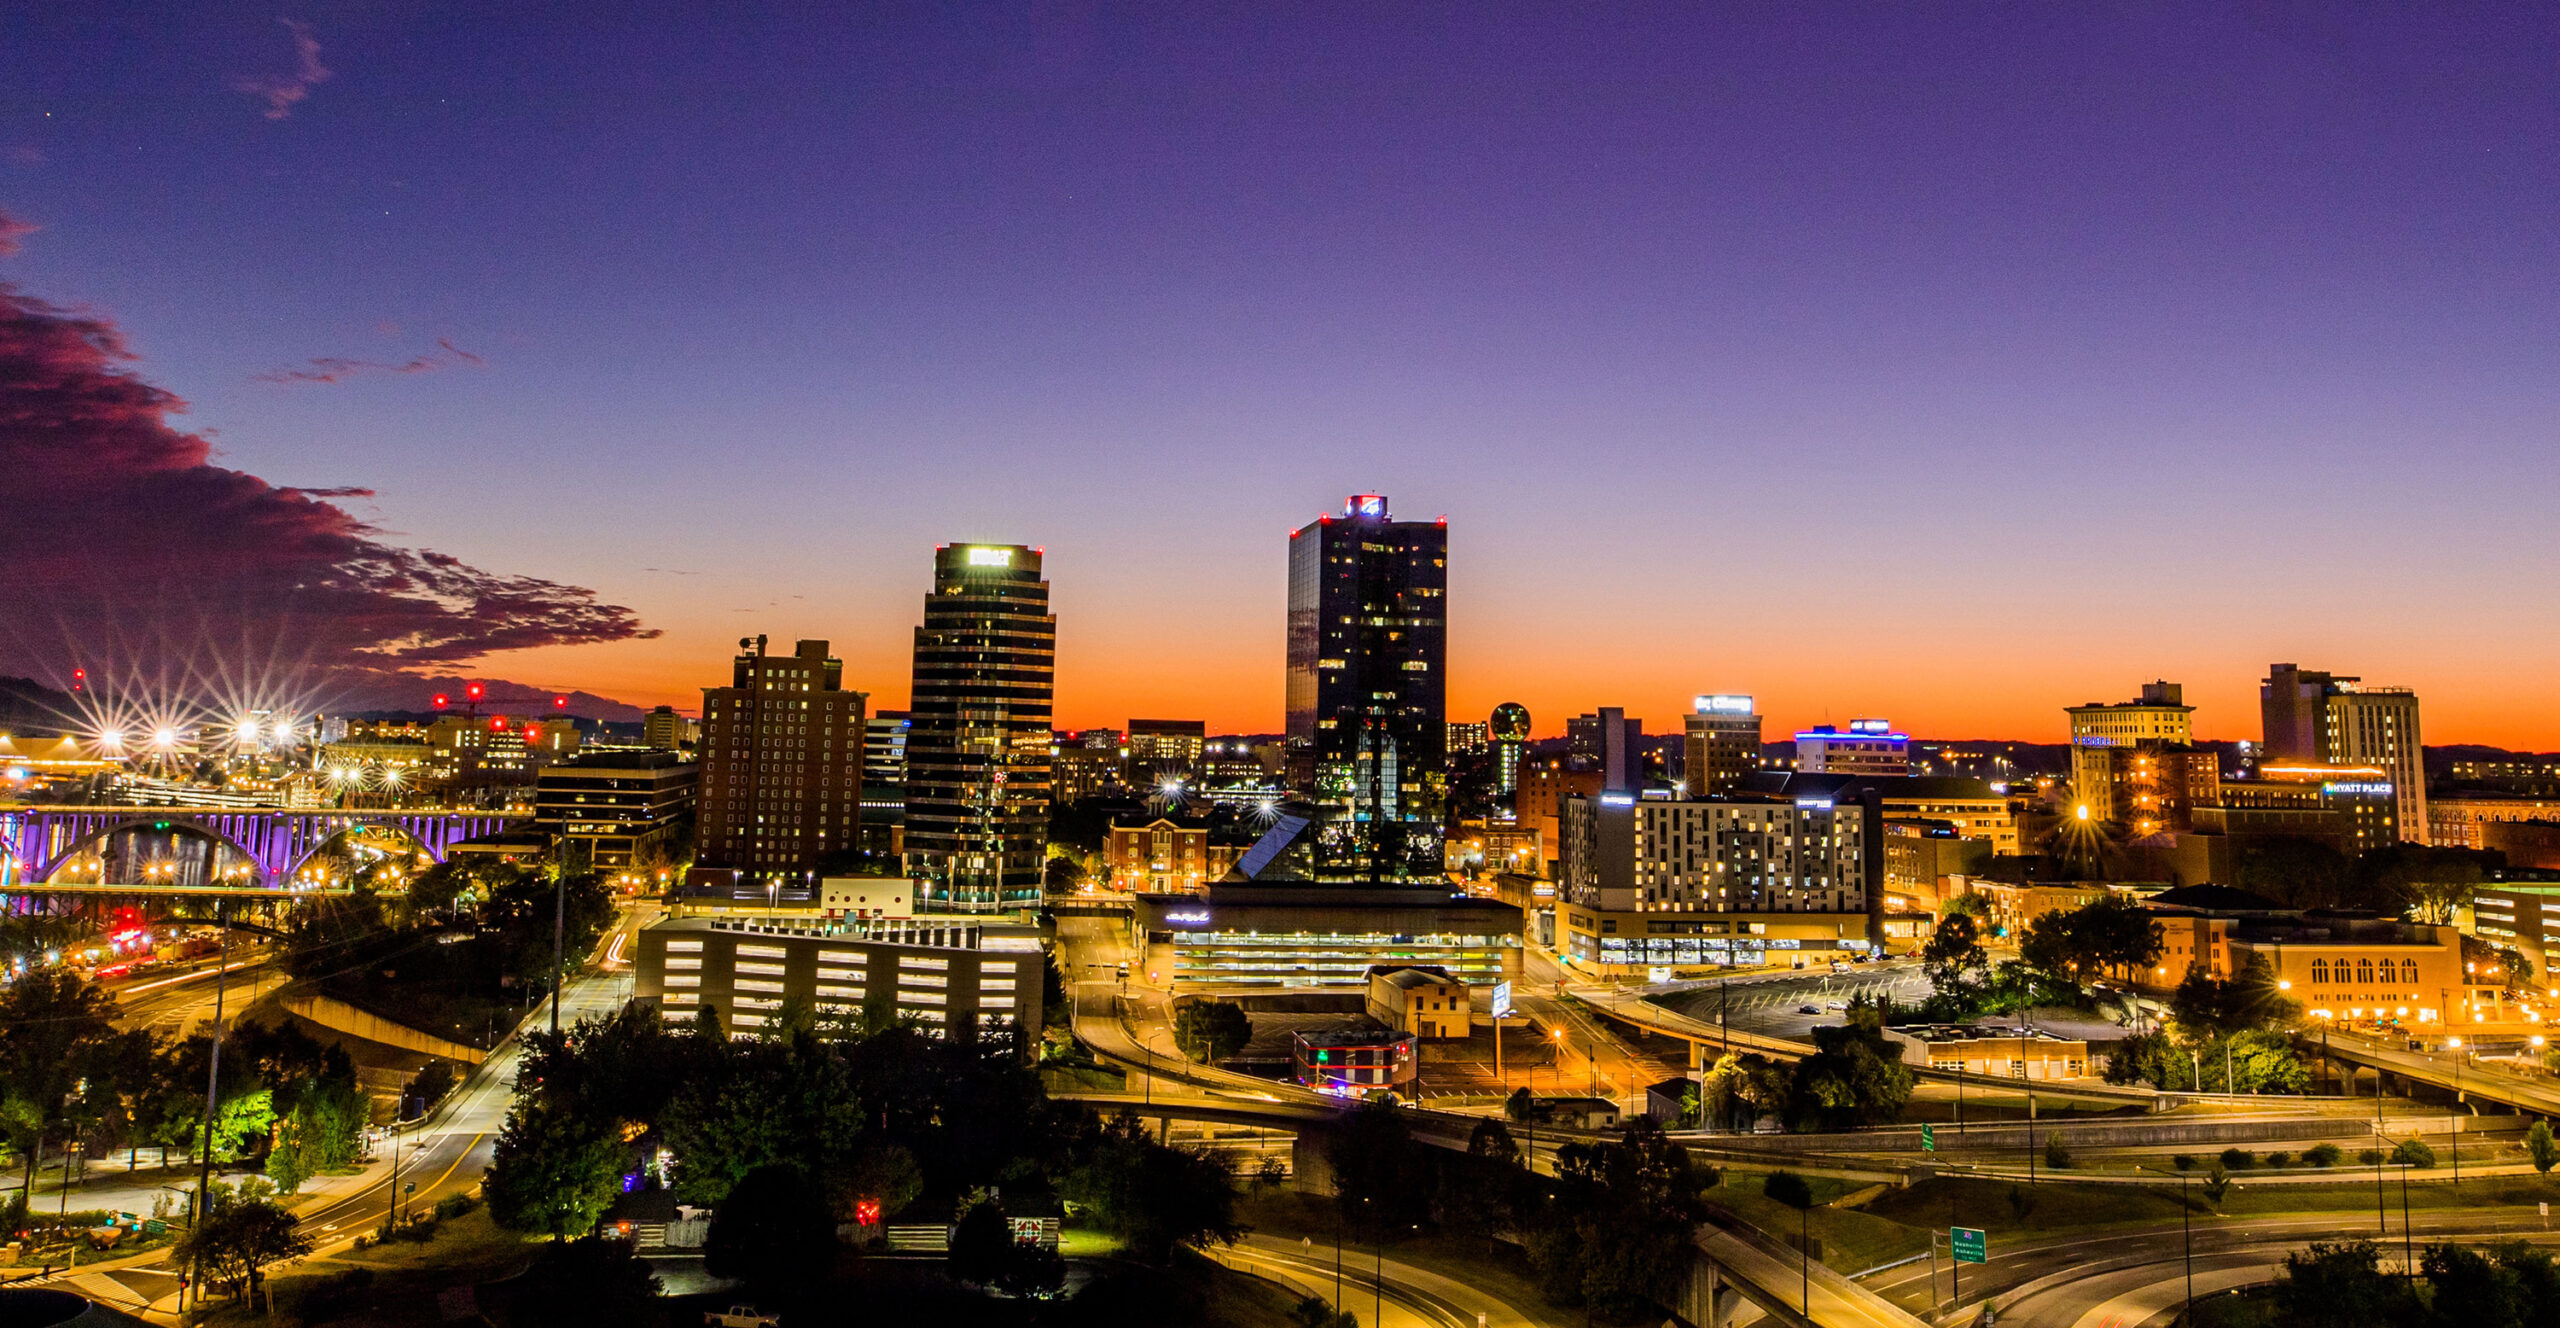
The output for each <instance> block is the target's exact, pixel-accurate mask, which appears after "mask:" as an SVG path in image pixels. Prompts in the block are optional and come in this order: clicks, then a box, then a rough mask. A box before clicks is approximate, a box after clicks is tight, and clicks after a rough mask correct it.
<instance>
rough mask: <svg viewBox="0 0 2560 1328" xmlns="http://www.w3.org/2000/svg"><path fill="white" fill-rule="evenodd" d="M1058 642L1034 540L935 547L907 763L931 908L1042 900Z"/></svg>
mask: <svg viewBox="0 0 2560 1328" xmlns="http://www.w3.org/2000/svg"><path fill="white" fill-rule="evenodd" d="M1057 640H1058V620H1057V618H1056V617H1054V616H1052V615H1051V614H1050V612H1049V583H1048V582H1047V581H1044V580H1042V579H1041V576H1040V550H1038V549H1034V548H1028V547H1025V546H1023V545H1019V544H946V545H943V546H942V547H941V548H939V549H937V550H936V551H935V552H934V557H933V593H932V594H931V595H929V596H927V597H926V599H925V603H924V625H923V626H921V627H919V628H917V629H916V655H915V686H914V689H913V693H912V698H911V699H910V700H909V702H908V712H909V728H908V730H907V770H906V776H907V821H906V858H907V869H908V870H909V871H910V872H911V873H913V874H914V875H916V876H917V877H918V878H919V879H920V881H921V882H922V890H923V896H924V902H925V903H926V905H927V906H928V907H932V908H943V909H952V910H958V911H991V910H997V909H1007V908H1015V907H1019V906H1021V905H1024V904H1035V903H1037V902H1038V901H1039V899H1040V884H1041V881H1040V878H1041V870H1042V866H1043V863H1042V858H1043V857H1044V856H1045V855H1046V853H1047V850H1048V838H1049V743H1050V732H1049V720H1050V714H1049V711H1050V697H1051V689H1052V683H1053V678H1054V674H1055V668H1056V657H1057Z"/></svg>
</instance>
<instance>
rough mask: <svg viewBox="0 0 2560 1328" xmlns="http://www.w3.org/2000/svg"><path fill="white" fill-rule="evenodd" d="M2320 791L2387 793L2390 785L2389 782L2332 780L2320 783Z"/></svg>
mask: <svg viewBox="0 0 2560 1328" xmlns="http://www.w3.org/2000/svg"><path fill="white" fill-rule="evenodd" d="M2320 791H2321V792H2323V793H2389V792H2390V791H2391V786H2390V785H2389V784H2367V783H2356V784H2346V783H2340V782H2337V781H2335V780H2332V781H2330V782H2329V783H2326V784H2323V785H2321V786H2320Z"/></svg>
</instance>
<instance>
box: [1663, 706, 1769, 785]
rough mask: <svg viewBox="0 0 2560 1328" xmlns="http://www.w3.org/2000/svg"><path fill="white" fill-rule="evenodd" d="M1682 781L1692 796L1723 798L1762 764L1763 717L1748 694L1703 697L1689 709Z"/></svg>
mask: <svg viewBox="0 0 2560 1328" xmlns="http://www.w3.org/2000/svg"><path fill="white" fill-rule="evenodd" d="M1685 736H1686V738H1687V747H1686V756H1687V763H1686V765H1685V767H1684V768H1683V772H1682V774H1681V783H1682V784H1683V785H1685V786H1686V787H1687V789H1688V793H1689V796H1690V797H1693V798H1708V797H1722V796H1723V795H1725V794H1727V793H1731V792H1732V791H1733V789H1734V786H1735V785H1737V784H1740V783H1741V782H1742V777H1743V776H1744V775H1747V774H1750V773H1751V772H1752V771H1753V770H1756V769H1758V768H1759V766H1760V716H1759V714H1758V713H1757V712H1756V711H1755V710H1754V709H1753V707H1752V704H1751V698H1750V697H1748V696H1735V695H1719V696H1701V697H1699V698H1698V699H1697V701H1696V702H1695V703H1694V706H1693V708H1692V709H1691V710H1690V711H1689V716H1688V732H1687V734H1686V735H1685Z"/></svg>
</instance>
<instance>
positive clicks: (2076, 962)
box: [2018, 894, 2161, 986]
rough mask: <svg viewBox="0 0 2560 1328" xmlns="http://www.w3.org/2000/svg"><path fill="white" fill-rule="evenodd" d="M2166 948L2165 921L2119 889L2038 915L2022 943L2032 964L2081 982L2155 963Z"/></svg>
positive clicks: (2053, 975) (2020, 951)
mask: <svg viewBox="0 0 2560 1328" xmlns="http://www.w3.org/2000/svg"><path fill="white" fill-rule="evenodd" d="M2160 951H2161V941H2160V924H2159V923H2157V922H2155V921H2153V920H2152V917H2151V914H2150V912H2149V911H2148V910H2146V909H2144V908H2143V907H2142V906H2141V905H2139V904H2136V903H2134V902H2133V901H2132V900H2130V899H2126V898H2124V897H2123V896H2120V895H2116V894H2106V895H2101V896H2099V897H2098V898H2096V899H2094V900H2091V901H2090V902H2088V903H2086V904H2083V905H2081V906H2080V907H2078V908H2074V909H2065V910H2060V911H2057V912H2052V913H2047V914H2045V915H2044V916H2042V917H2039V918H2037V919H2036V920H2035V921H2034V922H2031V923H2029V924H2027V933H2026V935H2025V937H2023V938H2022V939H2021V940H2020V942H2019V945H2018V954H2019V958H2020V959H2022V960H2023V961H2025V963H2026V965H2027V967H2029V968H2030V969H2033V970H2035V971H2036V972H2038V973H2041V974H2044V975H2045V976H2047V977H2050V978H2053V979H2055V980H2057V981H2060V982H2065V983H2070V984H2073V985H2075V986H2076V985H2077V984H2079V983H2081V982H2083V981H2086V980H2088V979H2089V978H2092V977H2095V976H2098V975H2100V974H2104V973H2120V972H2125V971H2129V970H2130V971H2139V970H2142V969H2147V968H2150V967H2151V966H2152V964H2153V963H2154V962H2156V961H2157V960H2158V959H2159V957H2160Z"/></svg>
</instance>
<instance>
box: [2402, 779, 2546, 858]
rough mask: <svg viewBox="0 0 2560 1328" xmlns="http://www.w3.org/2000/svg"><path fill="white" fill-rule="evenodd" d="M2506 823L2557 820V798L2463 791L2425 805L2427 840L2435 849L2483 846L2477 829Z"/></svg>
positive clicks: (2445, 795)
mask: <svg viewBox="0 0 2560 1328" xmlns="http://www.w3.org/2000/svg"><path fill="white" fill-rule="evenodd" d="M2510 821H2560V797H2549V796H2534V795H2525V794H2515V793H2477V792H2464V793H2448V794H2444V795H2443V796H2441V797H2436V798H2431V799H2429V800H2428V802H2427V839H2428V842H2429V843H2432V844H2434V845H2435V846H2436V847H2438V848H2482V847H2485V846H2486V843H2485V840H2484V839H2483V837H2482V833H2481V827H2482V826H2485V825H2490V824H2493V823H2502V822H2510Z"/></svg>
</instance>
